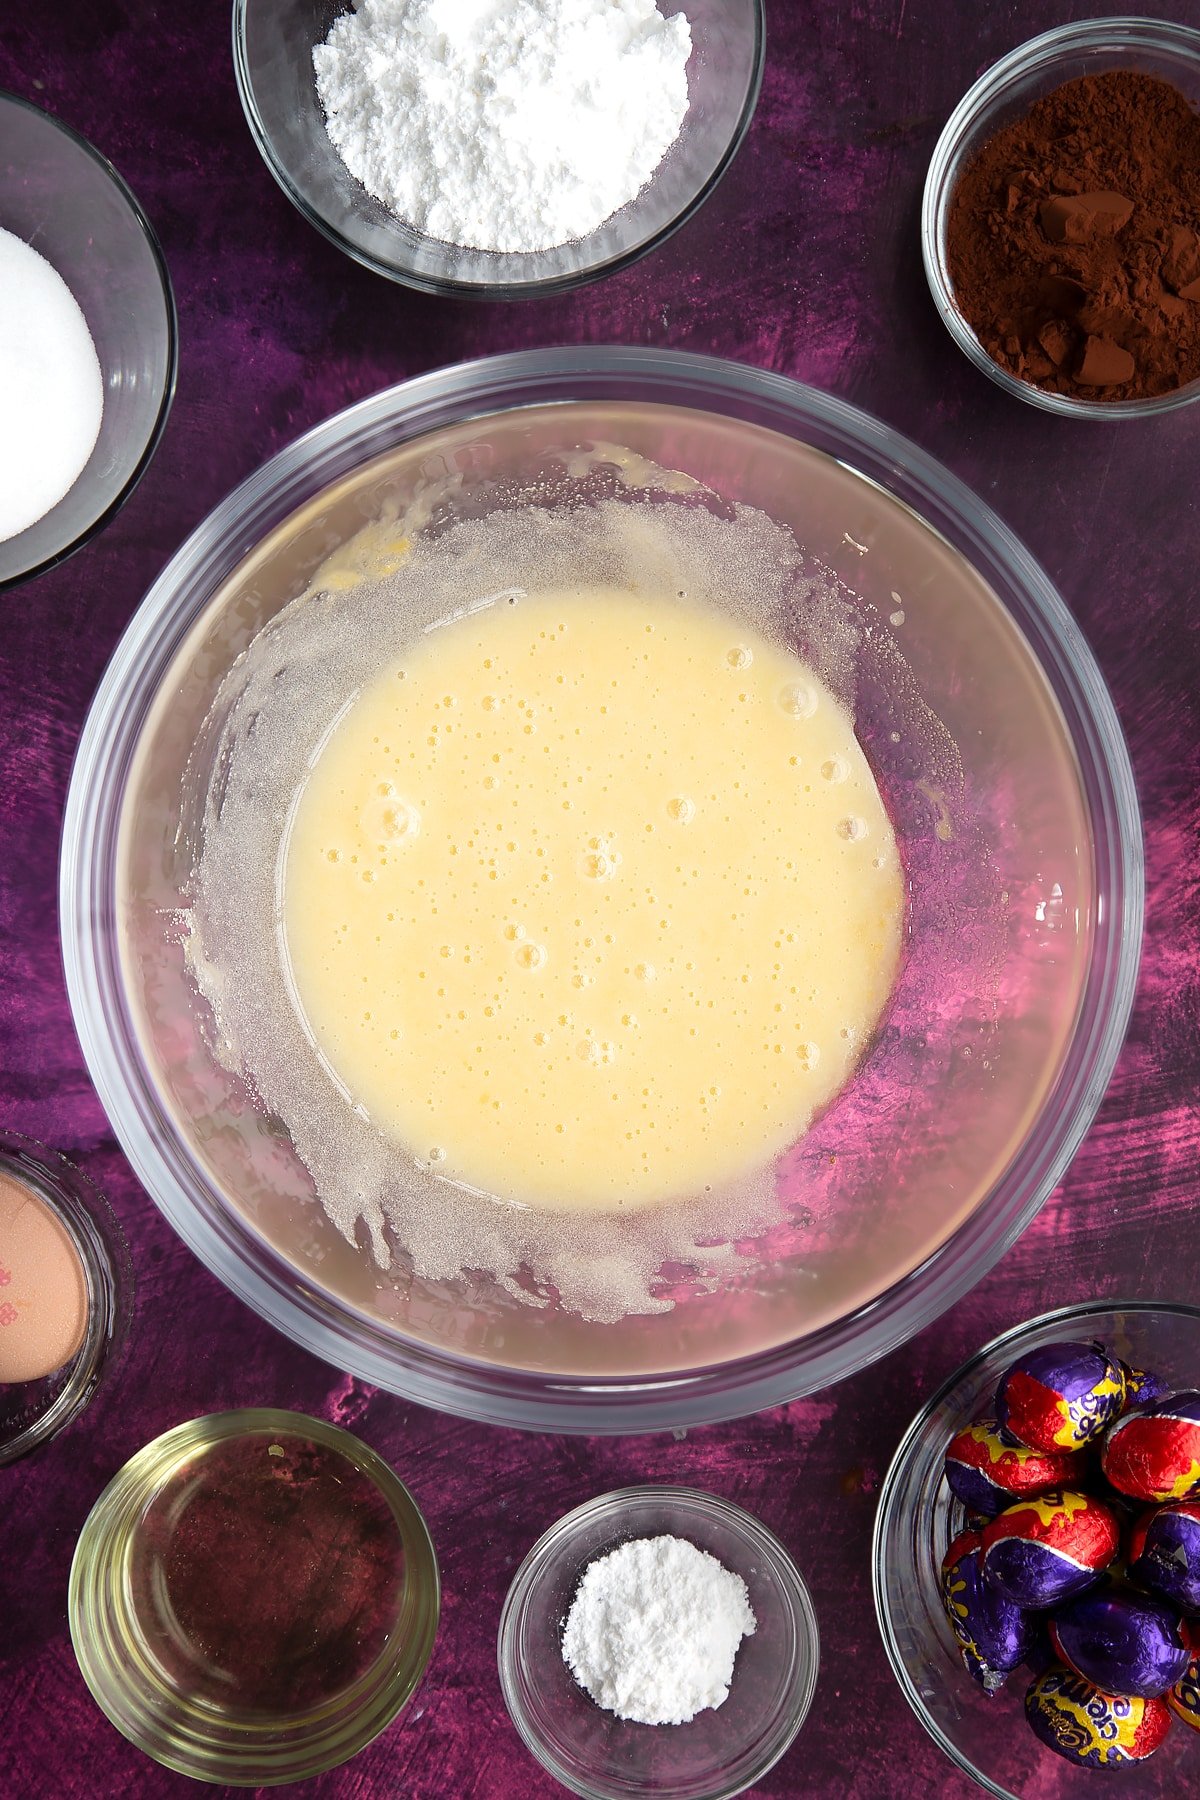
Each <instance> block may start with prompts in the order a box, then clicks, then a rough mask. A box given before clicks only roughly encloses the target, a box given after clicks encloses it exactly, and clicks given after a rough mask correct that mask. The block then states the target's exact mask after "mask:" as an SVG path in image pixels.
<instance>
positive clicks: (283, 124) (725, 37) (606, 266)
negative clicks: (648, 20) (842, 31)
mask: <svg viewBox="0 0 1200 1800" xmlns="http://www.w3.org/2000/svg"><path fill="white" fill-rule="evenodd" d="M344 11H345V7H344V6H343V5H340V4H334V3H332V0H234V8H233V56H234V68H235V71H236V74H237V83H238V92H239V93H240V95H241V100H242V106H243V108H244V110H245V114H246V119H247V122H248V124H249V126H250V130H251V133H252V135H253V137H254V141H255V143H256V144H257V146H258V149H259V151H260V152H261V154H262V157H263V160H264V162H265V163H266V165H267V167H268V169H270V171H271V173H272V175H274V177H275V179H276V181H277V182H278V183H279V185H280V187H281V188H282V189H283V191H284V193H285V194H286V195H287V196H288V198H289V200H291V201H292V203H293V205H294V206H296V208H297V209H298V210H299V211H300V212H301V213H302V214H303V215H304V217H305V218H306V219H307V220H308V221H309V223H310V224H312V225H315V226H316V228H317V230H318V231H321V232H324V234H325V236H326V237H328V238H330V239H332V241H333V242H334V243H335V244H336V245H337V246H338V248H339V249H340V250H344V251H345V252H346V254H347V255H348V256H352V257H353V258H354V259H355V261H356V262H360V263H363V264H365V266H366V267H367V268H369V269H374V270H375V271H376V273H378V274H380V275H386V276H387V277H388V278H389V279H390V280H392V281H400V282H404V283H405V284H406V285H407V286H409V287H415V288H420V289H422V290H423V291H424V292H425V293H431V294H459V295H467V296H472V295H473V296H476V297H478V298H481V299H488V300H497V299H499V300H518V299H523V298H535V297H541V296H544V295H546V294H554V293H563V292H565V291H567V290H568V289H571V288H576V287H582V286H583V285H584V283H585V282H589V281H594V280H596V279H597V278H598V277H599V276H601V275H611V274H613V273H614V272H615V271H616V270H618V269H624V268H627V267H628V266H629V264H630V263H634V262H637V261H638V260H639V258H641V257H643V256H645V255H646V253H647V252H648V251H650V250H653V249H654V248H656V246H657V245H659V244H661V243H663V242H664V240H665V239H666V238H668V237H670V236H671V234H672V232H674V231H676V230H678V228H679V227H680V226H681V225H683V224H685V223H686V222H687V220H689V219H690V218H691V217H692V215H693V214H694V213H695V212H697V211H698V210H699V208H700V207H701V206H702V205H703V204H704V202H705V200H707V199H708V197H709V195H710V194H711V193H712V191H713V189H714V188H715V187H716V185H717V183H718V182H719V181H720V179H721V177H722V176H723V175H724V173H725V171H726V170H727V169H728V167H729V165H730V163H731V162H732V161H733V159H734V157H735V156H736V154H737V152H738V149H739V147H740V145H741V143H742V140H743V138H744V137H745V135H746V133H747V131H748V130H749V128H750V121H751V119H752V118H753V116H754V109H755V107H756V105H757V103H758V95H759V90H760V88H761V86H762V75H763V64H764V59H765V52H766V24H765V5H764V0H659V11H660V12H661V13H662V14H663V16H664V18H671V17H673V16H674V15H676V14H678V13H683V14H685V15H686V17H687V20H688V24H689V26H690V29H691V40H692V49H691V55H690V57H689V59H688V64H687V82H688V104H687V111H686V113H685V114H684V118H683V124H682V126H681V128H680V131H679V134H678V136H677V137H676V139H675V141H674V143H673V144H672V145H671V146H670V148H669V149H668V150H667V152H666V154H665V155H664V156H663V158H662V160H661V162H660V163H659V164H658V167H657V168H656V169H655V170H654V173H653V174H652V175H651V177H650V179H649V181H648V182H647V183H646V184H645V186H644V187H642V189H641V190H640V192H638V193H637V194H636V195H635V196H634V198H633V199H632V200H630V201H628V203H627V204H626V205H624V206H622V207H620V209H619V210H618V211H617V212H615V213H613V214H612V215H611V216H610V217H609V218H607V219H605V220H604V222H603V223H602V224H601V225H600V226H598V227H597V229H596V230H594V231H591V232H589V233H588V235H587V236H584V237H578V238H575V239H573V240H572V241H570V242H568V243H562V244H558V245H556V246H555V247H554V248H553V249H546V250H518V251H496V250H476V249H469V248H465V247H463V246H462V245H459V244H451V243H445V242H442V241H441V240H440V239H437V238H434V237H431V236H428V235H426V234H425V233H424V232H422V231H420V230H418V229H416V228H414V227H413V226H412V225H409V224H406V223H405V222H404V221H403V220H402V219H400V218H398V217H397V216H396V215H395V213H393V212H391V211H390V210H389V209H388V208H387V207H386V206H385V205H384V204H383V203H382V201H380V200H378V199H376V198H375V197H374V196H373V195H372V194H370V193H368V191H367V189H366V188H365V187H364V186H363V185H362V183H361V182H360V181H358V180H356V179H355V177H354V176H353V175H352V174H351V173H350V171H349V169H348V168H347V167H346V165H345V163H344V162H343V161H342V160H341V157H340V156H339V154H338V152H337V151H336V150H335V149H334V147H333V144H332V143H331V141H330V138H329V134H328V131H327V130H326V125H325V117H324V113H323V111H322V107H321V101H320V99H319V97H318V94H317V86H316V76H315V73H314V68H313V48H314V46H315V45H318V44H322V43H324V41H325V39H326V37H327V35H328V33H329V30H330V27H331V25H332V24H333V22H334V20H335V18H337V16H338V15H339V14H340V13H343V12H344ZM616 149H619V146H617V147H616ZM616 149H615V150H614V154H615V153H616Z"/></svg>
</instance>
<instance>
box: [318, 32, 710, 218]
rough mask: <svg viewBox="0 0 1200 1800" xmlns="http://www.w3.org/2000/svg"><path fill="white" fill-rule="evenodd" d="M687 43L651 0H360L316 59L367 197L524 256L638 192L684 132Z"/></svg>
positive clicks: (329, 110) (328, 106)
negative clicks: (368, 195) (681, 129)
mask: <svg viewBox="0 0 1200 1800" xmlns="http://www.w3.org/2000/svg"><path fill="white" fill-rule="evenodd" d="M691 48H692V36H691V27H690V26H689V24H688V20H687V18H686V16H685V15H684V14H682V13H677V14H676V15H675V16H674V17H673V18H670V19H666V18H664V17H663V15H662V14H661V13H660V12H659V10H658V7H657V6H656V5H655V0H359V4H358V7H357V9H356V10H355V11H354V12H347V13H343V14H342V16H341V17H340V18H338V19H336V20H335V21H334V23H333V25H332V27H331V29H330V31H329V35H328V37H327V38H326V40H325V42H324V43H323V44H318V45H317V46H316V47H315V48H314V50H313V67H314V69H315V71H316V82H317V94H318V97H319V99H320V102H321V105H322V107H323V108H324V111H325V122H326V128H327V130H328V132H329V137H330V141H331V142H332V144H333V146H334V148H335V149H336V151H337V152H338V155H339V156H340V157H341V159H342V161H343V162H344V163H345V165H346V167H347V168H348V169H349V171H350V173H351V174H352V175H354V176H355V177H356V178H357V179H358V180H359V181H361V182H362V184H363V186H364V187H365V188H366V190H367V192H368V193H370V194H373V195H374V196H375V198H376V199H377V200H381V201H382V202H383V204H384V206H386V207H387V208H388V210H389V211H390V212H392V213H394V214H395V215H396V217H397V218H400V219H403V220H404V221H405V222H406V223H407V224H409V225H413V226H415V227H416V228H417V230H419V231H422V232H424V233H425V234H426V235H427V236H429V237H433V238H438V239H440V240H441V241H442V242H444V243H449V244H460V245H463V246H464V247H468V248H471V249H475V250H498V251H510V252H511V251H517V252H527V251H534V250H548V249H552V248H554V247H555V246H556V245H559V244H566V243H570V242H573V241H574V240H576V239H578V238H582V237H587V236H588V235H589V234H590V233H591V232H593V231H595V230H596V229H597V228H598V227H599V226H600V225H602V224H603V223H604V221H605V220H606V219H608V218H611V217H612V215H613V213H615V212H618V211H619V210H620V208H621V207H622V206H624V205H626V203H627V202H628V201H630V200H632V199H633V198H634V197H635V195H637V194H638V193H640V191H641V189H642V188H643V187H644V186H645V185H646V183H647V182H648V181H649V179H650V177H651V176H652V175H653V173H654V171H655V169H656V168H657V167H658V165H659V163H660V162H661V161H662V159H663V157H664V155H665V154H666V152H667V151H668V150H669V149H670V147H671V145H672V144H673V143H674V141H675V139H676V138H677V137H678V136H679V131H680V128H681V126H682V124H683V120H684V115H685V114H686V112H687V106H688V84H687V62H688V57H689V55H690V54H691Z"/></svg>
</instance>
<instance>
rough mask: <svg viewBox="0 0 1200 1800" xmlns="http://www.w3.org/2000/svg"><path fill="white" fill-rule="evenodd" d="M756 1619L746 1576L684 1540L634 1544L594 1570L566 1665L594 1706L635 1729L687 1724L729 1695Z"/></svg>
mask: <svg viewBox="0 0 1200 1800" xmlns="http://www.w3.org/2000/svg"><path fill="white" fill-rule="evenodd" d="M755 1623H756V1622H755V1618H754V1614H753V1612H752V1611H751V1609H750V1597H749V1595H748V1594H747V1592H746V1584H745V1582H744V1581H743V1580H742V1578H741V1576H740V1575H734V1574H733V1573H732V1572H731V1571H730V1570H729V1569H726V1568H724V1567H723V1566H722V1565H721V1564H720V1563H719V1562H718V1561H717V1559H716V1557H715V1556H710V1555H709V1554H708V1552H707V1551H706V1550H698V1549H697V1548H696V1546H695V1545H694V1544H689V1543H688V1542H687V1540H686V1539H685V1538H677V1537H666V1536H664V1537H653V1538H635V1539H634V1540H633V1541H632V1542H631V1543H628V1544H622V1545H620V1547H619V1548H618V1549H616V1550H610V1551H609V1552H608V1554H607V1555H606V1556H601V1557H598V1558H597V1559H596V1561H595V1562H593V1563H590V1564H589V1565H588V1567H587V1569H586V1570H585V1571H584V1575H583V1579H582V1581H581V1582H580V1583H579V1587H578V1590H577V1591H576V1594H575V1598H574V1600H573V1601H572V1603H571V1610H570V1613H569V1614H568V1615H567V1624H566V1629H565V1631H564V1632H563V1646H562V1649H563V1660H564V1661H565V1662H566V1664H567V1666H568V1668H569V1669H570V1671H571V1673H572V1675H574V1677H575V1679H576V1681H577V1682H578V1683H579V1685H580V1686H581V1687H583V1688H586V1690H587V1692H588V1693H589V1694H590V1695H591V1697H592V1699H593V1700H594V1701H595V1702H596V1704H597V1705H598V1706H602V1707H604V1708H605V1709H606V1711H608V1712H612V1713H616V1715H617V1717H618V1718H620V1719H632V1720H634V1721H635V1722H636V1723H637V1724H639V1725H686V1724H687V1722H688V1720H689V1719H694V1718H695V1716H696V1714H697V1713H698V1712H703V1711H704V1709H705V1708H706V1707H710V1706H714V1707H715V1706H720V1705H721V1704H722V1702H723V1701H724V1700H726V1699H727V1698H728V1696H729V1683H730V1681H731V1679H732V1677H733V1662H734V1658H735V1657H736V1655H737V1652H738V1646H739V1645H740V1643H741V1641H742V1639H743V1638H744V1637H751V1636H753V1633H754V1630H755Z"/></svg>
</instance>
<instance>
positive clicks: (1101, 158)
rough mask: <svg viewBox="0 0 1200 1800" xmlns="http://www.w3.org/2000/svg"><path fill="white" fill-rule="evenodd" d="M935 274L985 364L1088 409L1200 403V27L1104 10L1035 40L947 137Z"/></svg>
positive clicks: (934, 200) (955, 328) (930, 246)
mask: <svg viewBox="0 0 1200 1800" xmlns="http://www.w3.org/2000/svg"><path fill="white" fill-rule="evenodd" d="M921 237H922V247H923V253H924V260H925V272H926V275H927V277H928V280H929V286H930V289H931V291H932V293H933V297H934V300H935V301H936V303H937V307H938V310H939V312H940V313H941V315H942V318H943V320H944V321H945V324H946V326H947V329H948V330H949V332H950V335H951V336H952V337H953V338H954V340H955V342H956V343H957V344H958V345H959V347H960V349H962V350H963V351H965V352H966V354H967V356H969V357H970V359H971V361H972V362H973V363H975V365H976V366H977V367H978V368H980V369H982V370H983V372H984V373H985V374H986V375H989V376H991V378H992V379H993V380H994V381H996V382H998V383H999V385H1000V386H1001V387H1002V388H1004V389H1005V390H1006V391H1007V392H1009V393H1010V394H1015V395H1017V396H1018V397H1019V398H1020V399H1022V400H1026V401H1028V402H1029V403H1030V404H1031V405H1033V406H1038V407H1041V408H1043V409H1044V410H1046V411H1048V412H1053V413H1058V414H1060V415H1065V416H1067V417H1071V418H1087V419H1129V418H1143V417H1145V416H1147V415H1148V414H1152V413H1158V412H1166V411H1170V410H1171V409H1172V408H1174V407H1178V406H1184V405H1187V404H1188V403H1189V402H1190V401H1193V400H1196V399H1200V31H1197V30H1193V29H1191V28H1190V27H1188V26H1184V25H1176V24H1172V23H1169V22H1167V21H1165V20H1155V19H1140V18H1112V19H1092V20H1088V21H1085V22H1083V23H1080V24H1073V25H1064V26H1061V27H1059V28H1058V29H1056V30H1054V31H1048V32H1045V33H1044V34H1043V35H1042V36H1041V37H1037V38H1033V39H1031V40H1030V42H1028V43H1026V44H1022V45H1020V46H1019V47H1018V48H1017V49H1015V50H1013V51H1011V52H1010V53H1009V54H1008V55H1007V56H1006V57H1003V58H1002V59H1001V60H1000V61H999V62H998V63H996V64H995V65H994V66H993V67H992V68H990V69H989V70H988V71H987V72H986V73H985V74H984V75H982V76H981V77H980V79H979V80H978V81H977V82H976V83H975V85H974V87H972V88H971V89H970V90H969V92H968V93H967V94H966V95H965V96H964V97H963V99H962V100H961V101H960V102H959V105H958V106H957V107H956V108H955V110H954V112H953V113H952V114H951V116H950V119H949V120H948V121H947V124H946V127H945V129H944V130H943V132H942V135H941V137H940V138H939V140H938V144H937V148H936V149H935V151H934V154H933V158H932V161H931V163H930V167H929V174H928V176H927V178H926V183H925V195H924V202H923V206H922V215H921Z"/></svg>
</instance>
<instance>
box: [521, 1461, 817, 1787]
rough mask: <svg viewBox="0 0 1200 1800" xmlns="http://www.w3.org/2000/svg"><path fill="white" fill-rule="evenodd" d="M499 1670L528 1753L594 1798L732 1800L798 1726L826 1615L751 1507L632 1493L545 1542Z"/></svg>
mask: <svg viewBox="0 0 1200 1800" xmlns="http://www.w3.org/2000/svg"><path fill="white" fill-rule="evenodd" d="M498 1661H499V1667H500V1684H501V1687H502V1689H503V1691H504V1701H505V1705H506V1706H507V1707H508V1711H509V1715H510V1717H511V1719H512V1721H513V1724H514V1725H515V1726H516V1728H517V1730H518V1732H519V1733H520V1735H521V1737H522V1739H523V1740H524V1742H525V1744H526V1746H527V1748H528V1749H529V1750H531V1751H532V1752H533V1754H534V1756H536V1757H537V1759H538V1761H539V1762H540V1763H541V1764H542V1765H543V1766H544V1767H545V1768H546V1769H548V1770H549V1771H550V1773H551V1774H552V1775H553V1776H554V1777H555V1778H556V1779H557V1780H558V1781H560V1782H562V1784H563V1786H564V1787H568V1788H571V1789H572V1790H573V1791H574V1792H575V1793H577V1794H582V1795H583V1796H584V1800H639V1796H642V1795H645V1796H649V1795H657V1794H667V1793H669V1794H672V1795H674V1796H676V1797H677V1800H729V1797H730V1796H731V1795H733V1794H740V1793H742V1792H743V1790H744V1789H746V1788H748V1787H750V1786H752V1785H753V1784H754V1783H755V1782H756V1781H759V1780H761V1779H762V1777H763V1776H764V1775H765V1774H766V1773H767V1771H768V1769H771V1768H773V1767H774V1765H775V1764H776V1763H777V1762H778V1760H779V1758H780V1757H781V1756H782V1755H783V1754H784V1752H785V1751H786V1750H787V1748H788V1746H789V1745H790V1744H791V1743H792V1741H793V1739H794V1738H795V1736H796V1733H797V1732H798V1731H799V1730H800V1727H801V1726H802V1725H803V1723H804V1720H805V1717H806V1716H807V1713H808V1709H809V1706H810V1705H811V1703H812V1697H813V1691H814V1689H815V1688H816V1683H817V1662H818V1645H817V1621H816V1615H815V1613H814V1612H813V1607H812V1602H811V1600H810V1599H809V1595H808V1590H807V1588H806V1587H805V1585H804V1582H803V1581H802V1580H801V1578H800V1575H799V1573H798V1571H797V1569H796V1567H795V1564H794V1563H793V1562H792V1559H791V1557H790V1556H789V1555H788V1553H787V1551H786V1550H785V1549H784V1547H783V1545H782V1544H781V1543H780V1542H779V1540H778V1539H777V1538H776V1537H774V1536H773V1535H772V1533H771V1532H769V1531H768V1530H767V1529H766V1527H765V1526H764V1525H762V1524H761V1523H760V1522H759V1521H758V1520H757V1519H755V1518H752V1517H751V1515H750V1514H749V1513H746V1512H743V1511H742V1509H741V1508H740V1507H738V1506H734V1505H732V1504H731V1503H730V1502H729V1501H728V1500H722V1499H720V1498H719V1497H718V1496H717V1495H716V1494H705V1493H700V1492H697V1491H696V1490H694V1489H689V1488H678V1487H634V1488H624V1489H622V1490H620V1491H619V1492H617V1493H612V1494H602V1495H600V1496H599V1497H598V1498H597V1499H595V1500H589V1501H588V1502H587V1503H586V1504H585V1505H583V1506H579V1507H576V1508H575V1510H574V1512H569V1513H567V1514H566V1515H565V1517H563V1518H561V1519H559V1521H558V1523H557V1524H556V1525H552V1526H551V1527H550V1529H549V1531H547V1532H546V1533H545V1534H544V1535H543V1536H542V1537H541V1538H539V1539H538V1541H537V1543H536V1544H535V1545H534V1546H533V1548H532V1550H530V1552H529V1554H528V1556H527V1557H526V1558H525V1561H524V1562H523V1563H522V1564H521V1567H520V1568H519V1569H518V1570H517V1573H516V1576H515V1577H514V1580H513V1583H512V1586H511V1588H510V1589H509V1592H508V1598H507V1600H506V1601H505V1603H504V1611H503V1614H502V1615H501V1620H500V1636H499V1644H498Z"/></svg>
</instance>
